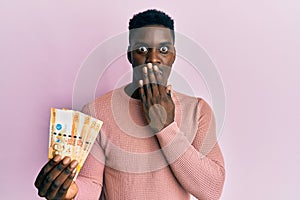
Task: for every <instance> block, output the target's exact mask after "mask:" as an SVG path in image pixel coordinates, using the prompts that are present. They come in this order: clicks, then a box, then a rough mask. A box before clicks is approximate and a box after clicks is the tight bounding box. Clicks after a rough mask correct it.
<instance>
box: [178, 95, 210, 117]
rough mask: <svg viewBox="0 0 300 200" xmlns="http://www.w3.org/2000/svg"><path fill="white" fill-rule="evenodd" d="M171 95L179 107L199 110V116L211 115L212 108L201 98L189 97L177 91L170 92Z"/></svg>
mask: <svg viewBox="0 0 300 200" xmlns="http://www.w3.org/2000/svg"><path fill="white" fill-rule="evenodd" d="M172 93H173V95H174V98H175V99H176V101H178V102H179V103H180V106H181V107H183V108H189V109H193V108H195V109H197V110H199V112H200V113H201V114H204V113H212V108H211V106H210V105H209V103H208V102H207V101H206V100H205V99H203V98H201V97H193V96H189V95H186V94H183V93H180V92H177V91H172Z"/></svg>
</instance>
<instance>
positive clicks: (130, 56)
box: [127, 46, 132, 64]
mask: <svg viewBox="0 0 300 200" xmlns="http://www.w3.org/2000/svg"><path fill="white" fill-rule="evenodd" d="M127 59H128V61H129V62H130V63H131V64H132V53H131V47H130V46H128V48H127Z"/></svg>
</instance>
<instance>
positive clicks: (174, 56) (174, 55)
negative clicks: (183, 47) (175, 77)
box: [172, 47, 176, 64]
mask: <svg viewBox="0 0 300 200" xmlns="http://www.w3.org/2000/svg"><path fill="white" fill-rule="evenodd" d="M175 59H176V48H175V47H174V53H173V61H172V64H173V63H174V62H175Z"/></svg>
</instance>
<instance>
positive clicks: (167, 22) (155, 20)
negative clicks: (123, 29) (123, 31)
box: [128, 9, 174, 30]
mask: <svg viewBox="0 0 300 200" xmlns="http://www.w3.org/2000/svg"><path fill="white" fill-rule="evenodd" d="M156 24H157V25H163V26H165V27H166V28H169V29H171V30H174V21H173V19H172V18H171V17H170V16H169V15H167V14H166V13H164V12H162V11H159V10H156V9H149V10H146V11H144V12H140V13H138V14H135V15H134V16H133V17H132V19H130V21H129V27H128V29H129V30H131V29H135V28H141V27H144V26H149V25H156Z"/></svg>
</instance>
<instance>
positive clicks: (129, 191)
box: [75, 87, 225, 200]
mask: <svg viewBox="0 0 300 200" xmlns="http://www.w3.org/2000/svg"><path fill="white" fill-rule="evenodd" d="M172 99H173V102H174V104H175V120H174V122H173V123H171V124H170V125H169V126H167V127H166V128H164V129H163V130H161V131H160V132H159V133H157V134H153V133H152V131H151V129H150V128H149V127H148V126H147V123H146V120H145V119H144V117H143V113H142V109H141V108H142V105H141V102H140V100H135V99H132V98H130V97H129V96H128V95H127V94H126V93H125V92H124V87H121V88H119V89H116V90H114V91H111V92H109V93H107V94H106V95H104V96H102V97H100V98H97V99H96V100H95V101H93V102H92V103H90V104H88V105H86V106H85V107H84V109H83V112H85V113H87V114H89V115H91V116H93V117H95V118H98V119H100V120H102V121H103V122H104V123H103V126H102V128H101V131H100V133H99V135H98V138H97V139H96V142H95V143H94V145H93V148H92V150H91V152H90V154H89V156H88V158H87V160H86V162H85V164H84V166H83V168H82V170H81V172H80V174H79V176H78V178H77V180H76V183H77V185H78V187H79V192H78V194H77V196H76V198H75V199H76V200H96V199H99V198H100V199H105V200H127V199H130V200H134V199H136V200H143V199H145V200H148V199H149V200H170V199H172V200H186V199H190V194H192V195H193V196H195V197H196V198H198V199H201V200H214V199H219V198H220V196H221V193H222V189H223V185H224V179H225V169H224V161H223V157H222V153H221V150H220V148H219V145H218V143H217V139H216V133H215V130H216V129H215V120H214V115H213V112H212V110H211V108H210V106H209V105H208V104H207V103H206V102H205V101H204V100H203V99H200V98H194V97H189V96H186V95H184V94H180V93H178V92H174V91H172Z"/></svg>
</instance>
